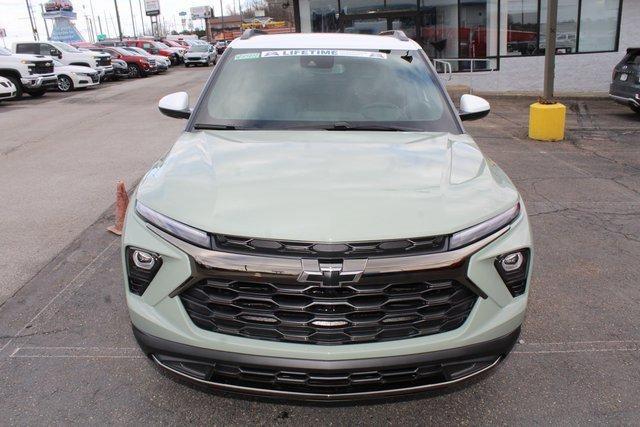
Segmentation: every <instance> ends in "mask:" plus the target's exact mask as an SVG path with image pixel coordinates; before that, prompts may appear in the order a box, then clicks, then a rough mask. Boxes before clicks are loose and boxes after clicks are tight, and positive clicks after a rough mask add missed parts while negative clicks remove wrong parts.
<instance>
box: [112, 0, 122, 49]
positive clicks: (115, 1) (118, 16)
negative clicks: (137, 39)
mask: <svg viewBox="0 0 640 427" xmlns="http://www.w3.org/2000/svg"><path fill="white" fill-rule="evenodd" d="M113 4H114V5H115V7H116V20H117V21H118V35H119V36H120V41H122V26H121V25H120V12H118V0H113Z"/></svg>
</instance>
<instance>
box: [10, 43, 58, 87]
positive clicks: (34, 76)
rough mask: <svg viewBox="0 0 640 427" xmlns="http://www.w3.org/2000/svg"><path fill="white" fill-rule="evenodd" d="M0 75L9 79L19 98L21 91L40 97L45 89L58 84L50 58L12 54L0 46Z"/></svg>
mask: <svg viewBox="0 0 640 427" xmlns="http://www.w3.org/2000/svg"><path fill="white" fill-rule="evenodd" d="M0 76H1V77H4V78H6V79H8V80H9V81H11V83H13V85H14V86H15V87H16V95H15V97H16V98H20V97H21V96H22V94H23V93H28V94H29V95H31V96H33V97H40V96H42V95H44V93H45V92H46V91H47V89H50V88H55V87H57V85H58V79H57V77H56V74H55V73H54V72H53V61H52V60H51V58H49V57H46V56H42V55H22V54H16V55H14V54H12V53H11V52H10V51H9V50H7V49H4V48H2V47H0Z"/></svg>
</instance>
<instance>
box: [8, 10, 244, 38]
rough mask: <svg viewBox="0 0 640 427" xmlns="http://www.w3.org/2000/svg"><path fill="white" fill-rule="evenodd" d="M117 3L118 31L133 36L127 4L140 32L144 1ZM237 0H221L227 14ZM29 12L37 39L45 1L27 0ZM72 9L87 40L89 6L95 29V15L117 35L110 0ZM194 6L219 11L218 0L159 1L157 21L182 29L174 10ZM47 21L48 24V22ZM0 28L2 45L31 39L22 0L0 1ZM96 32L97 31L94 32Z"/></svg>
mask: <svg viewBox="0 0 640 427" xmlns="http://www.w3.org/2000/svg"><path fill="white" fill-rule="evenodd" d="M115 1H117V3H118V10H119V12H120V24H121V25H122V32H123V34H125V35H133V26H132V24H131V9H130V8H129V4H131V5H132V6H133V15H134V16H133V20H134V23H135V28H136V32H137V33H139V32H140V26H141V25H142V24H141V20H140V4H142V10H143V13H144V0H115ZM238 1H244V0H222V5H223V7H224V10H225V14H226V13H227V9H228V8H229V7H231V8H233V5H234V3H235V5H236V9H237V8H238V6H237V5H238ZM29 2H30V3H31V6H32V8H33V11H34V12H35V15H36V16H35V18H36V25H37V27H38V32H39V33H40V40H45V39H46V31H45V27H44V20H43V19H42V16H41V15H40V4H44V3H46V0H29ZM71 2H72V4H73V9H74V11H75V12H76V13H77V14H78V19H77V20H76V21H75V24H76V28H78V30H80V32H81V33H82V35H83V36H84V37H85V38H86V39H87V40H89V39H90V38H89V37H88V30H87V27H88V25H87V19H86V18H85V14H86V15H88V16H89V18H91V16H92V12H91V6H93V15H95V20H96V28H97V27H98V25H97V21H98V16H99V17H100V21H101V23H102V32H103V33H105V34H107V35H108V36H109V37H115V36H117V28H118V24H117V21H116V13H115V6H114V0H72V1H71ZM194 6H212V7H213V8H214V12H215V14H216V16H218V15H219V14H220V0H213V1H212V0H160V13H161V15H160V20H162V19H164V20H165V22H166V25H167V27H168V28H169V29H173V28H174V26H175V27H177V28H176V30H177V31H181V30H182V24H181V22H180V17H179V16H178V13H179V12H181V11H184V12H187V13H189V8H191V7H194ZM201 22H202V21H200V22H194V26H196V27H197V26H201ZM49 24H51V23H50V22H49ZM144 25H145V27H147V31H149V25H150V24H149V18H148V17H147V16H144ZM0 28H4V29H5V30H6V32H7V37H6V39H5V40H4V43H5V44H6V47H8V48H11V45H12V44H13V43H14V42H16V41H26V40H33V33H32V32H31V27H30V24H29V14H28V11H27V5H26V0H0ZM49 31H51V25H49ZM97 32H99V31H97ZM0 46H3V41H2V40H1V39H0Z"/></svg>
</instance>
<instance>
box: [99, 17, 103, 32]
mask: <svg viewBox="0 0 640 427" xmlns="http://www.w3.org/2000/svg"><path fill="white" fill-rule="evenodd" d="M98 28H100V34H104V33H103V32H102V21H100V15H98Z"/></svg>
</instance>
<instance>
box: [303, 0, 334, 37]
mask: <svg viewBox="0 0 640 427" xmlns="http://www.w3.org/2000/svg"><path fill="white" fill-rule="evenodd" d="M308 1H309V9H310V17H309V18H310V19H311V31H312V32H314V33H335V32H338V31H340V24H339V22H338V17H339V15H338V10H339V9H338V0H328V1H327V0H308Z"/></svg>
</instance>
